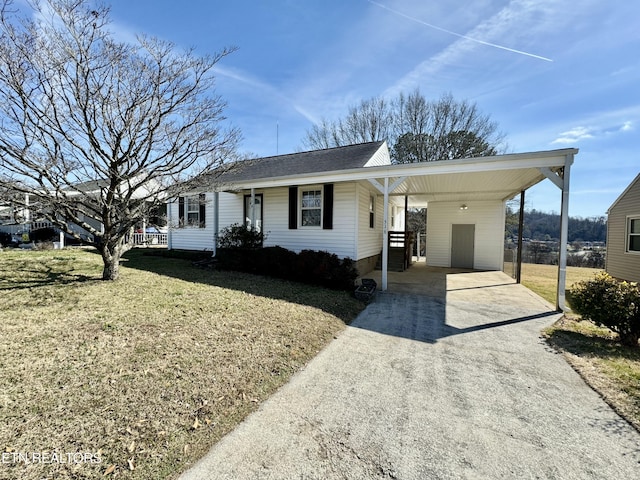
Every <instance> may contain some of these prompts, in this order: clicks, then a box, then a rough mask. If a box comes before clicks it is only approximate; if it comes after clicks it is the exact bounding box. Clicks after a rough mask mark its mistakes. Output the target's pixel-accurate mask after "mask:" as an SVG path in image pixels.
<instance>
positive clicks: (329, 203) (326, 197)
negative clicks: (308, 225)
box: [322, 183, 333, 230]
mask: <svg viewBox="0 0 640 480" xmlns="http://www.w3.org/2000/svg"><path fill="white" fill-rule="evenodd" d="M322 202H323V205H322V228H323V229H324V230H332V229H333V183H327V184H325V186H324V193H323V195H322Z"/></svg>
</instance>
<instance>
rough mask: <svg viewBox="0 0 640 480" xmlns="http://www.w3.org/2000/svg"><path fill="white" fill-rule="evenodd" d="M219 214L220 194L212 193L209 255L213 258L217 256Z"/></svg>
mask: <svg viewBox="0 0 640 480" xmlns="http://www.w3.org/2000/svg"><path fill="white" fill-rule="evenodd" d="M219 213H220V193H219V192H213V254H212V255H211V256H212V257H215V256H216V255H217V254H218V230H219V227H220V224H219V216H220V215H219Z"/></svg>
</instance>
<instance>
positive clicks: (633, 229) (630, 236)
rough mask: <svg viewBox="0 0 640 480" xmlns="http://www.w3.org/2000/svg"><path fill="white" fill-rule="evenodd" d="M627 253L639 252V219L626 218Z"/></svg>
mask: <svg viewBox="0 0 640 480" xmlns="http://www.w3.org/2000/svg"><path fill="white" fill-rule="evenodd" d="M627 252H640V217H629V218H627Z"/></svg>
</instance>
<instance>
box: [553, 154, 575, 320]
mask: <svg viewBox="0 0 640 480" xmlns="http://www.w3.org/2000/svg"><path fill="white" fill-rule="evenodd" d="M572 163H573V155H567V159H566V161H565V164H564V169H563V172H562V206H561V210H560V246H559V249H560V251H559V252H558V292H557V295H556V309H557V310H558V311H564V310H565V309H566V306H565V293H564V291H565V287H566V283H567V240H568V236H569V177H570V172H571V164H572Z"/></svg>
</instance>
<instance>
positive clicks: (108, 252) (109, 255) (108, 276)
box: [100, 245, 124, 280]
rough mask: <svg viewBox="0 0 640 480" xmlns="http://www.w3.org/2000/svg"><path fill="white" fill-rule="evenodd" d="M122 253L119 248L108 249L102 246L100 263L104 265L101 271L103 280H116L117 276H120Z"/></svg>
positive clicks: (106, 246)
mask: <svg viewBox="0 0 640 480" xmlns="http://www.w3.org/2000/svg"><path fill="white" fill-rule="evenodd" d="M123 253H124V251H123V249H122V247H121V246H116V247H113V246H112V247H109V246H108V245H102V246H101V247H100V254H101V255H102V262H103V263H104V268H103V269H102V279H103V280H117V279H118V275H120V257H121V256H122V254H123Z"/></svg>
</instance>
